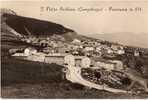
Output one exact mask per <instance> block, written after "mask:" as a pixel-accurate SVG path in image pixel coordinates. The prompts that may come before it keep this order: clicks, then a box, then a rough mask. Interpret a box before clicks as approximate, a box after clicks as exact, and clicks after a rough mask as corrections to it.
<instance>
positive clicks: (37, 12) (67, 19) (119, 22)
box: [1, 0, 148, 35]
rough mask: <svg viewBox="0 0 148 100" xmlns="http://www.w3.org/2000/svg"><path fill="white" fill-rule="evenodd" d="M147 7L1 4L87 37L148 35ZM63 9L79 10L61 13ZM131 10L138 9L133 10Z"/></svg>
mask: <svg viewBox="0 0 148 100" xmlns="http://www.w3.org/2000/svg"><path fill="white" fill-rule="evenodd" d="M147 5H148V2H142V1H137V2H131V1H126V2H123V1H122V2H116V1H108V2H105V1H80V0H79V1H58V2H57V1H1V7H2V8H9V9H11V10H13V11H15V12H16V13H17V14H18V15H21V16H26V17H33V18H37V19H42V20H47V21H52V22H56V23H59V24H62V25H64V26H66V27H68V28H71V29H73V30H75V31H76V32H77V33H79V34H85V35H86V34H109V33H121V32H125V33H134V34H143V33H144V34H148V6H147ZM47 7H48V8H52V9H53V8H54V9H55V8H57V9H58V11H49V9H48V10H46V9H47ZM61 7H62V8H71V9H76V11H61V10H59V9H60V8H61ZM41 8H43V9H41ZM80 8H85V9H89V8H93V9H98V11H89V12H86V11H80ZM109 8H112V9H126V8H127V9H128V11H113V10H109ZM130 8H132V9H134V10H133V11H129V9H130ZM136 8H137V10H135V9H136ZM139 8H140V9H139ZM78 9H79V10H78ZM102 9H103V10H102ZM41 10H42V11H41Z"/></svg>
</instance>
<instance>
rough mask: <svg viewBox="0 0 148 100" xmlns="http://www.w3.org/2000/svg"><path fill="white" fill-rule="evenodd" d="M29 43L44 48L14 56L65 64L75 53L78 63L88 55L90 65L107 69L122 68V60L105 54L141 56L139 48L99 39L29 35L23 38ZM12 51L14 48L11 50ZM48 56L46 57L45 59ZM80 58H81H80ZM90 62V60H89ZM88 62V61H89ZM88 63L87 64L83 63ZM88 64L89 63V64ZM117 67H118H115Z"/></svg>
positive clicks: (31, 49)
mask: <svg viewBox="0 0 148 100" xmlns="http://www.w3.org/2000/svg"><path fill="white" fill-rule="evenodd" d="M23 41H26V42H28V43H32V44H36V45H40V46H41V47H42V48H41V49H40V50H37V49H35V48H32V47H28V48H26V49H24V50H23V51H22V53H15V54H13V56H15V57H19V58H20V57H21V58H25V59H28V60H32V61H40V62H46V63H57V62H58V64H63V58H64V57H65V55H73V56H75V57H76V59H77V60H76V65H80V63H81V62H80V60H81V59H82V58H83V57H88V58H89V59H90V61H91V63H90V64H89V66H95V67H96V66H100V67H104V68H105V69H109V70H111V69H116V68H117V66H118V69H120V68H121V69H122V66H123V64H122V62H121V61H117V60H114V61H113V60H106V59H105V60H103V59H102V58H103V57H102V56H103V55H113V56H114V55H124V54H133V55H134V56H140V50H139V49H131V48H128V47H125V46H122V45H117V44H111V45H108V44H102V43H101V42H100V41H97V40H95V39H94V40H89V39H85V40H79V39H73V41H72V42H66V41H65V40H64V39H63V37H60V36H58V40H57V38H56V35H54V36H53V37H51V38H43V39H41V38H40V39H38V38H35V37H29V38H27V39H23ZM10 51H11V52H12V51H13V50H10ZM45 58H46V59H45ZM78 59H79V60H78ZM87 62H89V61H87ZM87 62H86V63H87ZM83 65H86V64H83ZM87 65H88V64H87ZM115 67H116V68H115Z"/></svg>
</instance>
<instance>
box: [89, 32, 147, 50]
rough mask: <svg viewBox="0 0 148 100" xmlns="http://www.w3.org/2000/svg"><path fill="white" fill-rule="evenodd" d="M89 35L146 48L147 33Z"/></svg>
mask: <svg viewBox="0 0 148 100" xmlns="http://www.w3.org/2000/svg"><path fill="white" fill-rule="evenodd" d="M88 36H89V37H93V38H97V39H101V40H106V41H112V42H118V43H120V44H123V45H128V46H136V47H142V48H148V34H146V33H141V34H134V33H106V34H91V35H88Z"/></svg>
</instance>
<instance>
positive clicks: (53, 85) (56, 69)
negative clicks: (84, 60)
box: [1, 58, 148, 98]
mask: <svg viewBox="0 0 148 100" xmlns="http://www.w3.org/2000/svg"><path fill="white" fill-rule="evenodd" d="M1 64H2V84H1V85H2V87H1V89H2V91H1V96H2V98H148V93H140V94H128V93H126V94H119V93H118V94H116V93H110V92H107V91H100V90H95V89H88V88H86V87H83V86H81V85H78V84H72V83H70V82H68V81H66V80H65V79H62V72H61V69H62V66H58V65H55V64H50V65H49V64H44V63H34V62H30V61H23V60H16V59H14V58H5V59H2V63H1Z"/></svg>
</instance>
